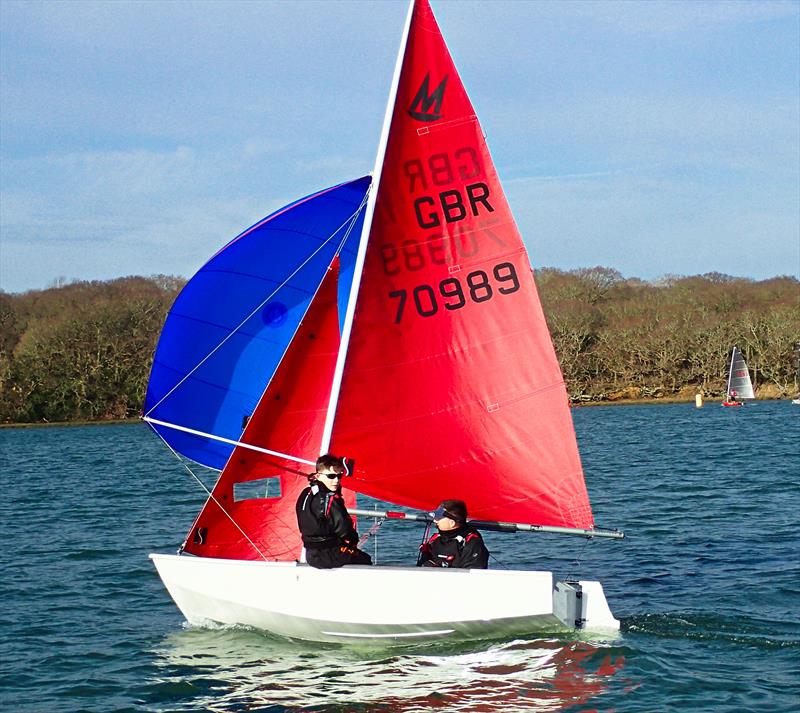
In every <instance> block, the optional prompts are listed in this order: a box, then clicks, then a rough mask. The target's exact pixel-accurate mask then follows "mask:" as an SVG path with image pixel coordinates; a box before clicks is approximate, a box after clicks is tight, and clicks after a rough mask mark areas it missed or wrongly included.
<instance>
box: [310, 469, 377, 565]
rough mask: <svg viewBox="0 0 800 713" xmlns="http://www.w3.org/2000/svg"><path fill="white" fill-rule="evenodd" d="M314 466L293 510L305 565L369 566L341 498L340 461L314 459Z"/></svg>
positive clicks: (366, 555) (369, 561) (343, 471)
mask: <svg viewBox="0 0 800 713" xmlns="http://www.w3.org/2000/svg"><path fill="white" fill-rule="evenodd" d="M316 466H317V467H316V472H315V473H312V474H311V475H310V476H309V485H308V487H307V488H305V489H304V490H303V491H302V492H301V493H300V497H299V498H298V499H297V505H296V506H295V510H296V512H297V525H298V527H299V528H300V534H301V535H302V537H303V546H304V547H305V552H306V561H307V562H308V564H310V565H311V566H312V567H317V568H318V569H333V568H335V567H342V566H344V565H346V564H372V558H371V557H370V556H369V555H368V554H367V553H366V552H362V551H361V550H359V549H358V547H357V545H358V533H357V532H356V529H355V527H354V525H353V519H352V518H351V517H350V513H348V512H347V508H346V507H345V504H344V498H342V495H341V489H342V488H341V482H342V480H341V479H342V475H344V473H345V467H344V462H343V460H342V459H341V458H338V457H336V456H334V455H330V454H328V455H324V456H320V457H319V458H317V464H316Z"/></svg>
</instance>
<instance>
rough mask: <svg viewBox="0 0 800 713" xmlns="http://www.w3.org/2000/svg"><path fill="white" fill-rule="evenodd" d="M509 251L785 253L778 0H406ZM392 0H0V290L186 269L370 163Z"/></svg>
mask: <svg viewBox="0 0 800 713" xmlns="http://www.w3.org/2000/svg"><path fill="white" fill-rule="evenodd" d="M432 6H433V9H434V12H435V13H436V15H437V18H438V20H439V24H440V26H441V27H442V31H443V32H444V35H445V38H446V40H447V42H448V45H449V46H450V50H451V52H452V54H453V56H454V58H455V61H456V64H457V66H458V67H459V70H460V73H461V75H462V78H463V80H464V83H465V85H466V87H467V91H468V92H469V94H470V96H471V98H472V100H473V103H474V105H475V107H476V110H477V113H478V116H479V117H480V119H481V123H482V125H483V128H484V131H485V132H486V134H487V138H488V141H489V145H490V148H491V150H492V153H493V156H494V159H495V163H496V165H497V168H498V171H499V173H500V176H501V178H502V180H503V184H504V187H505V190H506V193H507V195H508V198H509V201H510V202H511V206H512V209H513V210H514V213H515V216H516V218H517V222H518V223H519V226H520V229H521V231H522V234H523V236H524V238H525V241H526V244H527V245H528V250H529V253H530V257H531V262H532V264H533V265H534V267H544V266H548V267H558V268H561V269H572V268H576V267H586V266H593V265H604V266H607V267H614V268H616V269H618V270H620V271H621V272H622V273H623V274H624V275H625V276H628V277H642V278H645V279H655V278H658V277H659V276H662V275H667V274H697V273H704V272H710V271H719V272H725V273H729V274H734V275H742V276H747V277H753V278H756V279H763V278H767V277H771V276H773V275H778V274H794V275H798V274H800V128H799V127H800V89H799V87H800V3H798V2H769V1H763V2H755V3H750V2H714V1H713V0H709V1H706V2H688V3H685V2H666V3H661V2H655V1H653V2H635V1H632V2H590V1H588V0H581V1H579V2H545V1H542V2H524V1H522V0H518V1H516V2H505V1H504V0H484V1H483V2H472V1H469V0H450V1H447V0H441V1H438V0H432ZM405 9H406V3H405V1H404V0H399V1H397V2H395V1H394V0H383V1H379V2H369V1H367V0H364V1H361V2H349V1H345V0H341V1H339V0H322V1H316V2H306V1H303V0H295V1H294V2H289V1H284V2H257V1H255V0H253V1H250V2H224V3H223V2H213V1H208V2H158V1H155V0H154V1H151V2H122V1H117V2H77V1H76V2H17V1H16V0H3V1H2V6H1V7H0V31H1V32H2V38H1V39H2V42H0V68H1V69H2V77H1V79H0V82H1V84H0V89H1V90H2V94H1V95H0V120H1V121H2V129H1V131H2V135H1V137H0V138H1V139H2V156H1V157H0V158H1V161H0V179H1V180H2V186H1V187H2V203H1V204H0V288H2V289H3V290H5V291H7V292H18V291H23V290H28V289H35V288H43V287H46V286H48V285H50V284H53V283H54V281H56V280H59V279H61V278H66V279H67V280H70V279H108V278H112V277H117V276H123V275H131V274H142V275H152V274H175V275H183V276H189V275H190V274H192V273H193V272H194V271H195V270H196V269H197V268H198V267H200V265H201V264H202V263H203V262H204V261H205V260H206V259H207V258H208V257H210V256H211V254H212V253H214V252H215V251H216V250H217V249H218V248H219V247H220V246H221V245H223V244H224V243H225V242H227V240H228V239H230V238H231V237H233V236H234V235H235V234H237V233H238V232H240V231H241V230H242V229H244V228H246V227H247V226H249V225H251V224H252V223H254V222H256V221H257V220H258V219H260V218H261V217H263V216H264V215H266V214H268V213H270V212H271V211H272V210H274V209H276V208H278V207H280V206H281V205H283V204H285V203H288V202H290V201H292V200H293V199H295V198H297V197H299V196H302V195H306V194H308V193H311V192H313V191H315V190H317V189H319V188H322V187H325V186H328V185H332V184H334V183H338V182H341V181H343V180H347V179H349V178H353V177H356V176H359V175H363V174H365V173H367V172H369V171H370V170H371V169H372V164H373V162H374V157H375V151H376V149H377V144H378V138H379V134H380V127H381V123H382V119H383V112H384V108H385V103H386V95H387V92H388V87H389V82H390V79H391V74H392V69H393V66H394V60H395V54H396V52H397V45H398V42H399V39H400V33H401V28H402V24H403V19H404V16H405Z"/></svg>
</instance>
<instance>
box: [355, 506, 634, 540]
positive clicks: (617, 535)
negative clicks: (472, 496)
mask: <svg viewBox="0 0 800 713" xmlns="http://www.w3.org/2000/svg"><path fill="white" fill-rule="evenodd" d="M348 512H349V513H350V514H351V515H357V516H358V517H375V518H379V519H383V520H411V521H416V522H433V517H432V516H431V514H430V513H427V512H416V513H414V512H402V511H399V510H359V509H353V510H348ZM467 524H468V525H470V526H471V527H474V528H475V529H476V530H488V531H490V532H552V533H555V534H558V535H577V536H578V537H608V538H611V539H614V540H621V539H623V538H624V537H625V533H624V532H621V531H620V530H597V529H595V528H581V527H556V526H553V525H528V524H525V523H521V522H500V521H498V520H469V521H468V522H467Z"/></svg>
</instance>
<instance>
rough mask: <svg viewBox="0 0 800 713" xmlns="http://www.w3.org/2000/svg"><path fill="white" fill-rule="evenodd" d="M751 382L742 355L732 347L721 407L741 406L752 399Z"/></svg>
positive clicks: (753, 395)
mask: <svg viewBox="0 0 800 713" xmlns="http://www.w3.org/2000/svg"><path fill="white" fill-rule="evenodd" d="M755 397H756V396H755V393H754V392H753V382H752V381H750V372H749V371H748V369H747V362H745V360H744V357H743V356H742V353H741V352H740V351H739V350H738V349H737V348H736V347H734V348H733V349H732V350H731V359H730V367H729V368H728V386H727V388H726V389H725V400H724V401H723V402H722V405H723V406H742V405H744V401H745V400H750V399H754V398H755Z"/></svg>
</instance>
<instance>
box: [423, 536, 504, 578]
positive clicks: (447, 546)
mask: <svg viewBox="0 0 800 713" xmlns="http://www.w3.org/2000/svg"><path fill="white" fill-rule="evenodd" d="M423 547H424V551H423V562H422V564H427V565H428V566H431V565H433V566H435V567H465V568H475V569H486V567H487V566H488V561H489V551H488V550H487V549H486V546H485V545H484V543H483V538H482V537H481V535H480V533H479V532H478V531H477V530H474V529H473V528H471V527H469V526H464V527H460V528H458V529H457V530H450V531H447V532H437V533H435V534H434V535H433V536H432V537H431V538H430V539H429V540H428V541H427V542H426V543H425V545H424V546H423Z"/></svg>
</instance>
